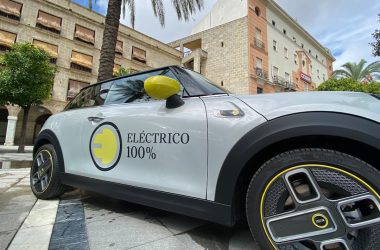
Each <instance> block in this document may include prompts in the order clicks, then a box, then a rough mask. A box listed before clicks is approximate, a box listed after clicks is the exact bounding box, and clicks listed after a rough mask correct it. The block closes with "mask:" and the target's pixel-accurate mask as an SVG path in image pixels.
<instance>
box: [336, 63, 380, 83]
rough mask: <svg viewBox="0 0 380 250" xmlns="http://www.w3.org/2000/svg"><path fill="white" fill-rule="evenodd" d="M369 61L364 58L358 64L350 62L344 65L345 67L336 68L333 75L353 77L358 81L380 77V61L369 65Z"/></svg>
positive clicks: (367, 80) (368, 80)
mask: <svg viewBox="0 0 380 250" xmlns="http://www.w3.org/2000/svg"><path fill="white" fill-rule="evenodd" d="M366 64H367V61H366V60H364V59H362V60H360V62H359V63H358V64H356V63H352V62H348V63H345V64H344V65H342V68H343V69H339V70H335V71H334V73H333V76H335V77H337V78H352V79H354V80H355V81H357V82H363V83H364V82H371V81H374V80H379V79H380V61H376V62H373V63H371V64H369V65H367V66H365V65H366Z"/></svg>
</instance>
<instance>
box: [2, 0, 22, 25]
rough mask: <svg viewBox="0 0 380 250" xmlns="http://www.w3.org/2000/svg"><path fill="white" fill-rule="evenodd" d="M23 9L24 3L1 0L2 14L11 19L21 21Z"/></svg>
mask: <svg viewBox="0 0 380 250" xmlns="http://www.w3.org/2000/svg"><path fill="white" fill-rule="evenodd" d="M21 10H22V3H18V2H14V1H10V0H1V1H0V16H4V17H7V18H9V19H13V20H17V21H20V17H21Z"/></svg>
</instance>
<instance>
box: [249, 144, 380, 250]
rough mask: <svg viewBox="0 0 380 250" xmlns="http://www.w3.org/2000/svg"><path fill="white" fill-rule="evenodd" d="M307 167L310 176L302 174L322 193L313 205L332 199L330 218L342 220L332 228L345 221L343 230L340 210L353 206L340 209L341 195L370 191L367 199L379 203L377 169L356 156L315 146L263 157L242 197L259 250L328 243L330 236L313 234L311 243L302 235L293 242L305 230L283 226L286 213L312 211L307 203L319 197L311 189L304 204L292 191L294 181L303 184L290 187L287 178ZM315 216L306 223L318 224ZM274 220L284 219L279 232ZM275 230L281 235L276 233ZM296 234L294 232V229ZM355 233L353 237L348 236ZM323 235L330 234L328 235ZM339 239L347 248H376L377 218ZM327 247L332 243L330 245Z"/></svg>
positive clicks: (379, 230) (378, 241) (378, 242)
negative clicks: (348, 246) (323, 175)
mask: <svg viewBox="0 0 380 250" xmlns="http://www.w3.org/2000/svg"><path fill="white" fill-rule="evenodd" d="M305 169H306V171H307V172H308V173H309V174H311V175H310V176H307V174H305V175H304V176H305V179H306V180H307V179H309V178H310V180H311V181H314V182H313V183H314V184H315V185H316V188H318V189H316V190H317V194H320V195H319V197H320V198H319V200H317V201H315V204H317V203H318V204H323V203H321V202H322V201H325V203H326V201H334V203H332V204H333V205H331V207H328V209H329V210H330V208H331V210H335V209H336V211H334V213H332V214H333V216H331V219H329V220H330V221H333V222H335V221H336V222H339V223H341V224H339V223H336V225H337V227H336V228H338V229H339V227H340V226H341V225H343V226H342V228H345V225H346V224H345V223H344V221H345V214H341V213H340V212H341V211H343V210H344V209H346V207H348V206H350V205H351V204H354V203H350V204H349V203H347V204H345V206H344V208H343V206H342V207H339V206H338V205H337V204H338V202H337V201H338V200H339V199H341V200H343V199H347V200H350V202H352V199H355V198H351V195H352V197H356V196H355V195H354V194H355V192H358V194H357V196H363V197H364V196H365V194H370V195H373V196H371V198H373V197H375V198H376V199H377V202H379V200H380V196H379V191H380V181H379V180H380V172H379V171H378V170H376V169H375V168H374V167H372V166H371V165H369V164H367V163H365V162H363V161H361V160H360V159H357V158H355V157H353V156H350V155H347V154H344V153H340V152H337V151H333V150H325V149H317V148H310V149H298V150H293V151H289V152H285V153H282V154H280V155H277V156H275V157H273V158H272V159H270V160H269V161H267V162H266V163H265V164H263V165H262V166H261V167H260V169H259V170H258V171H257V172H256V173H255V175H254V176H253V177H252V179H251V182H250V185H249V187H248V190H247V196H246V214H247V221H248V224H249V227H250V230H251V232H252V235H253V237H254V238H255V239H256V240H257V242H258V243H259V244H260V246H261V247H262V249H281V250H282V249H287V250H293V249H294V250H296V249H297V250H298V249H302V250H307V249H316V248H317V247H318V246H319V247H320V245H318V244H320V242H322V241H323V242H328V239H327V240H326V239H323V240H319V239H317V238H318V237H319V236H315V238H313V240H312V241H310V242H309V241H308V239H301V238H300V239H296V240H294V241H293V240H292V239H291V237H294V235H296V236H297V235H298V236H300V235H301V234H302V233H304V232H301V233H299V234H298V233H294V234H292V233H293V232H292V233H289V232H290V229H288V227H287V226H286V225H288V224H289V221H290V220H289V221H288V219H289V218H286V219H283V218H284V217H287V216H286V214H288V215H289V214H291V213H292V212H294V211H298V210H301V213H302V212H304V211H307V210H306V209H305V210H304V211H302V209H304V208H305V207H306V206H309V208H308V209H309V210H312V209H311V208H310V207H312V206H313V203H312V202H311V201H312V200H315V199H318V198H312V197H313V196H312V194H313V192H311V191H308V195H309V196H307V197H308V198H307V199H309V200H308V202H309V201H310V203H308V204H307V205H305V204H301V202H298V201H301V199H298V198H300V197H302V196H301V195H299V193H298V192H297V190H296V188H297V186H296V185H299V186H301V184H294V188H293V189H292V185H293V183H292V182H291V181H290V180H291V178H293V176H296V175H297V173H296V172H297V171H304V170H305ZM293 173H294V174H293ZM320 173H324V174H326V175H325V177H326V178H325V177H323V178H325V179H323V178H322V177H321V175H319V174H320ZM301 175H303V173H301ZM301 175H299V173H298V176H301ZM286 176H288V177H286ZM289 176H290V177H289ZM286 178H288V179H286ZM299 178H301V177H299ZM294 179H296V177H294ZM285 180H287V181H285ZM297 181H298V182H295V183H301V182H300V181H299V180H297ZM344 181H346V182H344ZM350 181H352V182H350ZM330 182H331V183H330ZM347 183H348V184H347ZM302 185H308V184H307V183H306V184H305V182H303V184H302ZM310 185H311V184H310ZM355 188H356V189H355ZM360 188H364V189H366V190H365V192H364V191H363V190H362V191H360V190H361V189H360ZM311 189H313V186H311ZM304 190H307V189H304ZM355 190H356V191H355ZM310 194H311V196H310ZM317 194H316V197H317ZM297 195H299V196H298V198H297V199H295V198H293V197H296V196H297ZM345 195H346V196H347V198H346V197H345ZM305 197H306V196H305ZM297 200H298V201H297ZM313 202H314V201H313ZM292 203H293V206H292ZM346 205H347V206H346ZM326 206H327V205H326ZM375 207H376V206H375ZM339 209H341V210H339ZM335 212H336V213H335ZM376 212H377V210H376ZM312 213H314V215H313V217H312V218H314V216H315V215H316V213H317V212H316V211H312V212H310V214H312ZM343 213H344V212H343ZM284 214H285V216H284ZM294 214H296V212H294ZM305 214H307V213H306V212H305V213H303V214H302V215H301V216H305V218H306V216H309V214H307V215H305ZM339 215H340V216H339ZM275 217H276V219H274V220H273V218H275ZM362 217H363V216H362ZM362 217H360V218H359V220H364V219H363V218H362ZM293 218H295V217H293ZM309 218H310V217H308V219H309ZM347 218H348V217H347ZM347 218H346V219H347ZM277 219H278V220H277ZM308 219H307V220H306V219H305V221H308ZM276 220H277V221H276ZM281 220H283V221H281ZM313 220H314V219H312V220H311V221H310V224H311V222H312V223H314V225H315V226H316V224H315V221H313ZM326 220H327V219H326ZM329 220H327V221H329ZM273 221H275V222H274V223H273V224H269V223H272V222H273ZM279 221H281V222H279ZM340 221H341V222H340ZM275 223H278V224H277V225H279V224H280V223H284V224H283V225H281V226H282V228H283V231H280V230H278V229H279V228H280V227H276V226H275ZM332 224H334V223H330V224H329V226H330V225H332ZM269 225H272V228H269ZM300 225H302V224H300ZM289 228H290V227H289ZM295 228H297V226H295ZM298 228H301V231H302V230H304V228H303V227H302V226H300V227H298ZM276 230H277V231H276ZM318 230H320V229H316V228H313V229H312V230H311V232H317V231H318ZM339 230H340V229H339ZM339 230H337V231H339ZM342 230H343V229H342ZM349 230H351V229H347V228H345V229H344V230H343V231H344V232H348V231H349ZM287 231H288V232H287ZM343 231H341V232H343ZM276 232H280V233H278V234H277V235H276ZM295 232H298V231H297V230H295ZM354 233H355V235H356V236H355V237H352V235H353V234H354ZM281 234H282V236H284V235H286V236H287V237H282V239H285V238H286V239H290V240H289V241H288V240H284V241H283V242H281V237H280V236H279V235H281ZM287 234H289V235H287ZM348 234H349V235H348ZM274 235H276V236H274ZM325 235H329V234H327V233H326V234H325ZM277 236H278V237H277ZM288 236H289V237H288ZM274 237H276V238H274ZM300 237H301V236H300ZM313 237H314V236H313ZM321 237H322V236H321ZM323 237H325V236H323ZM326 237H330V236H326ZM339 237H340V236H339ZM346 237H347V238H346ZM310 238H311V236H310ZM342 238H344V239H345V240H347V241H345V242H343V243H338V244H342V245H343V244H348V245H350V246H351V249H368V250H375V249H379V246H380V225H379V224H378V222H376V223H375V222H374V223H373V224H371V225H370V226H368V228H365V229H360V230H359V229H358V230H356V231H355V232H353V231H350V232H348V233H347V235H346V233H344V236H342ZM276 240H277V241H276ZM292 241H293V242H292ZM295 241H297V242H295ZM298 241H299V242H298ZM324 244H327V243H324ZM322 245H323V244H322ZM315 246H317V247H315ZM314 247H315V248H314ZM328 247H330V245H329V246H328ZM328 247H327V248H328ZM332 249H334V248H332ZM336 249H341V248H336ZM343 249H344V248H343ZM318 250H319V248H318Z"/></svg>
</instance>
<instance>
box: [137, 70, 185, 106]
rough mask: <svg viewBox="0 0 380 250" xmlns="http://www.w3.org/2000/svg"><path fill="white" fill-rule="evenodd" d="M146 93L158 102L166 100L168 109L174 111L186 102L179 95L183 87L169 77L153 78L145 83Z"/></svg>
mask: <svg viewBox="0 0 380 250" xmlns="http://www.w3.org/2000/svg"><path fill="white" fill-rule="evenodd" d="M144 89H145V92H146V93H147V94H148V95H149V96H150V97H152V98H154V99H157V100H166V108H168V109H173V108H178V107H181V106H182V105H183V104H185V102H184V101H183V100H182V99H181V97H180V96H179V95H178V93H179V92H180V91H181V85H180V84H179V82H178V81H177V80H175V79H173V78H170V77H167V76H152V77H149V78H148V79H146V80H145V82H144Z"/></svg>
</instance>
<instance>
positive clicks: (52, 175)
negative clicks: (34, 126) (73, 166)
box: [30, 144, 67, 200]
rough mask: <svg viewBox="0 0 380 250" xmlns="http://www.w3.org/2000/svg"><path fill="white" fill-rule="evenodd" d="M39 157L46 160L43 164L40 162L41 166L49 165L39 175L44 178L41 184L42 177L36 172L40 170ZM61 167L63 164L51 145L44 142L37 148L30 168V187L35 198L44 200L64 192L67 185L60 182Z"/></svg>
mask: <svg viewBox="0 0 380 250" xmlns="http://www.w3.org/2000/svg"><path fill="white" fill-rule="evenodd" d="M38 157H39V158H38ZM37 158H38V159H37ZM41 158H44V160H46V161H45V162H44V163H45V165H43V164H41V166H48V165H51V166H50V167H46V171H44V172H46V174H45V175H43V176H41V177H45V178H46V181H44V183H45V184H44V185H42V178H39V176H38V173H37V172H38V171H39V170H41V166H39V164H38V163H39V162H41ZM49 161H51V164H49ZM61 168H63V166H62V164H61V163H60V162H59V159H58V157H57V153H56V151H55V149H54V146H53V145H51V144H45V145H43V146H41V147H40V148H39V149H38V150H37V152H36V154H35V157H34V159H33V163H32V167H31V168H30V187H31V189H32V192H33V194H34V195H35V196H36V197H37V198H39V199H44V200H45V199H53V198H57V197H59V196H61V195H62V194H63V193H65V191H66V190H67V187H66V186H65V185H63V184H62V183H61V179H60V172H61Z"/></svg>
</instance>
